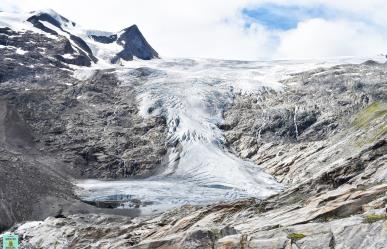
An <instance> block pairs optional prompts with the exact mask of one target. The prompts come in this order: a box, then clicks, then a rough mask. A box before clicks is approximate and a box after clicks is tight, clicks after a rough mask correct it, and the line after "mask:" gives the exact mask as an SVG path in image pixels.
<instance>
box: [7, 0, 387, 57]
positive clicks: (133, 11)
mask: <svg viewBox="0 0 387 249" xmlns="http://www.w3.org/2000/svg"><path fill="white" fill-rule="evenodd" d="M15 3H17V4H16V5H17V6H18V7H19V9H20V10H22V11H31V10H36V9H41V8H53V9H54V10H56V11H57V12H59V13H61V14H62V15H64V16H65V17H68V18H69V19H71V20H74V21H75V22H77V23H79V24H82V25H83V26H85V27H89V28H93V29H102V30H108V31H117V30H120V29H122V28H125V27H127V26H130V25H131V24H134V23H136V24H137V25H138V26H139V27H140V29H141V31H142V32H143V33H144V36H145V37H146V38H147V40H148V41H149V42H150V43H151V45H152V46H153V47H154V48H155V49H156V50H157V51H158V52H159V53H160V54H161V55H162V56H173V57H175V56H176V57H212V58H227V59H248V60H254V59H260V58H273V57H276V58H278V57H297V58H300V57H304V58H308V57H316V56H318V57H320V56H324V57H327V56H337V55H364V54H370V53H372V54H374V53H381V52H386V51H387V49H386V44H387V42H386V38H387V32H384V31H383V32H382V31H381V30H387V15H386V14H385V13H387V6H386V4H385V1H384V0H368V1H363V0H341V1H337V0H227V1H224V0H163V1H159V0H126V1H124V0H109V1H106V0H94V1H79V0H66V1H63V0H34V1H31V0H18V1H17V2H16V1H11V0H1V3H0V9H6V10H10V9H11V10H12V9H14V8H15ZM262 3H276V4H281V5H294V4H297V5H299V6H309V7H311V6H312V7H313V6H322V5H324V6H327V7H329V8H330V9H332V10H333V11H337V12H338V13H346V16H343V17H342V18H340V20H323V19H310V20H304V21H303V22H302V23H299V25H298V26H297V28H295V29H294V30H290V31H286V32H283V31H272V30H268V29H266V28H265V27H264V26H262V25H260V24H259V23H256V24H254V25H251V26H250V27H249V28H246V27H245V18H244V17H243V16H242V15H241V10H242V9H243V8H245V7H254V6H259V5H260V4H262Z"/></svg>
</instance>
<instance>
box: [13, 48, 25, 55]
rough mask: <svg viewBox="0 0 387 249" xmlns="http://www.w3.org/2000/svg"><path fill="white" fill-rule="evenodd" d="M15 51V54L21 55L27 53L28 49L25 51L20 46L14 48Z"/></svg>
mask: <svg viewBox="0 0 387 249" xmlns="http://www.w3.org/2000/svg"><path fill="white" fill-rule="evenodd" d="M16 53H17V54H20V55H23V54H25V53H28V51H25V50H23V49H21V48H17V49H16Z"/></svg>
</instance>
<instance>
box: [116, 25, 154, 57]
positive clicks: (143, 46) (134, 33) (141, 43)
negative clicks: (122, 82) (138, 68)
mask: <svg viewBox="0 0 387 249" xmlns="http://www.w3.org/2000/svg"><path fill="white" fill-rule="evenodd" d="M117 43H118V44H119V45H121V46H122V47H123V48H124V49H123V50H122V51H121V52H119V53H118V54H117V55H116V57H114V58H113V59H112V63H116V62H117V61H118V60H119V59H123V60H126V61H129V60H133V57H134V56H135V57H137V58H140V59H143V60H150V59H153V58H158V57H159V55H158V54H157V52H156V51H155V50H154V49H153V48H152V47H151V46H150V45H149V43H148V42H147V41H146V40H145V38H144V36H143V35H142V34H141V32H140V30H139V29H138V27H137V25H133V26H131V27H129V28H126V29H124V30H122V31H121V33H120V34H119V36H117Z"/></svg>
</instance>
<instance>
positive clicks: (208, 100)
mask: <svg viewBox="0 0 387 249" xmlns="http://www.w3.org/2000/svg"><path fill="white" fill-rule="evenodd" d="M373 59H375V60H380V61H382V60H383V59H384V58H381V57H375V58H373ZM363 61H364V58H354V57H342V58H335V59H321V60H281V61H250V62H249V61H225V60H213V59H192V58H189V59H175V58H165V59H156V60H151V61H142V60H135V61H132V62H126V63H125V64H123V65H120V66H115V71H116V74H117V75H118V76H119V79H120V80H121V82H122V85H125V86H128V85H133V86H135V88H136V89H137V93H138V94H137V103H138V108H139V110H140V114H141V115H142V116H143V117H144V118H147V117H150V116H163V117H164V118H165V119H166V120H167V125H168V142H167V143H168V144H169V145H170V146H169V153H168V154H169V158H168V162H167V164H166V166H165V167H163V168H162V169H160V170H159V171H158V172H157V174H156V175H154V176H151V177H149V178H146V179H135V180H121V181H101V180H82V181H79V182H78V183H77V184H78V186H79V187H81V188H82V189H83V191H81V193H80V195H81V196H82V197H83V198H84V199H85V200H89V201H90V200H109V199H112V198H113V199H114V198H117V196H122V195H124V196H125V195H128V196H129V199H131V200H133V199H138V200H141V201H142V202H143V203H148V204H147V205H144V206H142V207H141V212H142V213H143V214H150V213H155V212H156V213H157V212H162V211H165V210H166V209H169V208H172V207H177V206H179V205H184V204H206V203H214V202H220V201H226V200H227V201H230V200H236V199H240V198H248V197H254V198H259V199H263V198H267V197H268V196H271V195H273V194H275V193H278V192H279V191H281V190H282V189H283V188H284V187H286V186H283V185H282V184H280V183H278V182H276V180H275V179H274V177H272V176H270V175H269V174H266V173H265V172H263V171H262V170H261V169H260V167H259V165H255V164H254V163H252V162H250V161H246V160H242V159H240V158H238V157H237V156H236V155H234V153H233V152H232V151H229V149H228V148H227V146H226V141H225V139H224V137H223V134H222V131H221V129H219V128H218V126H219V125H221V124H222V122H223V118H222V114H223V112H224V111H225V110H227V108H228V107H230V105H232V103H233V98H234V97H235V96H236V95H237V94H240V95H253V96H257V97H259V93H260V92H261V91H268V90H269V91H283V90H285V89H284V88H285V86H284V85H282V84H281V81H282V80H285V79H287V78H289V77H290V76H291V75H292V74H294V73H297V72H302V71H306V70H311V69H315V68H320V67H331V66H334V65H339V64H347V63H361V62H363ZM101 65H102V67H103V68H105V67H106V64H101ZM98 67H99V66H98V64H97V65H96V66H94V68H91V69H82V68H79V69H78V70H77V71H76V72H75V75H76V76H77V77H79V78H82V79H84V78H85V77H86V78H87V77H88V75H91V73H90V71H93V70H97V69H96V68H98ZM139 71H140V72H142V73H140V74H141V75H139ZM129 203H130V202H129V201H128V205H123V206H121V207H120V208H129V207H131V206H130V204H129Z"/></svg>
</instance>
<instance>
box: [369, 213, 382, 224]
mask: <svg viewBox="0 0 387 249" xmlns="http://www.w3.org/2000/svg"><path fill="white" fill-rule="evenodd" d="M379 220H387V214H367V215H366V216H365V218H364V221H365V222H367V223H374V222H376V221H379Z"/></svg>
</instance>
